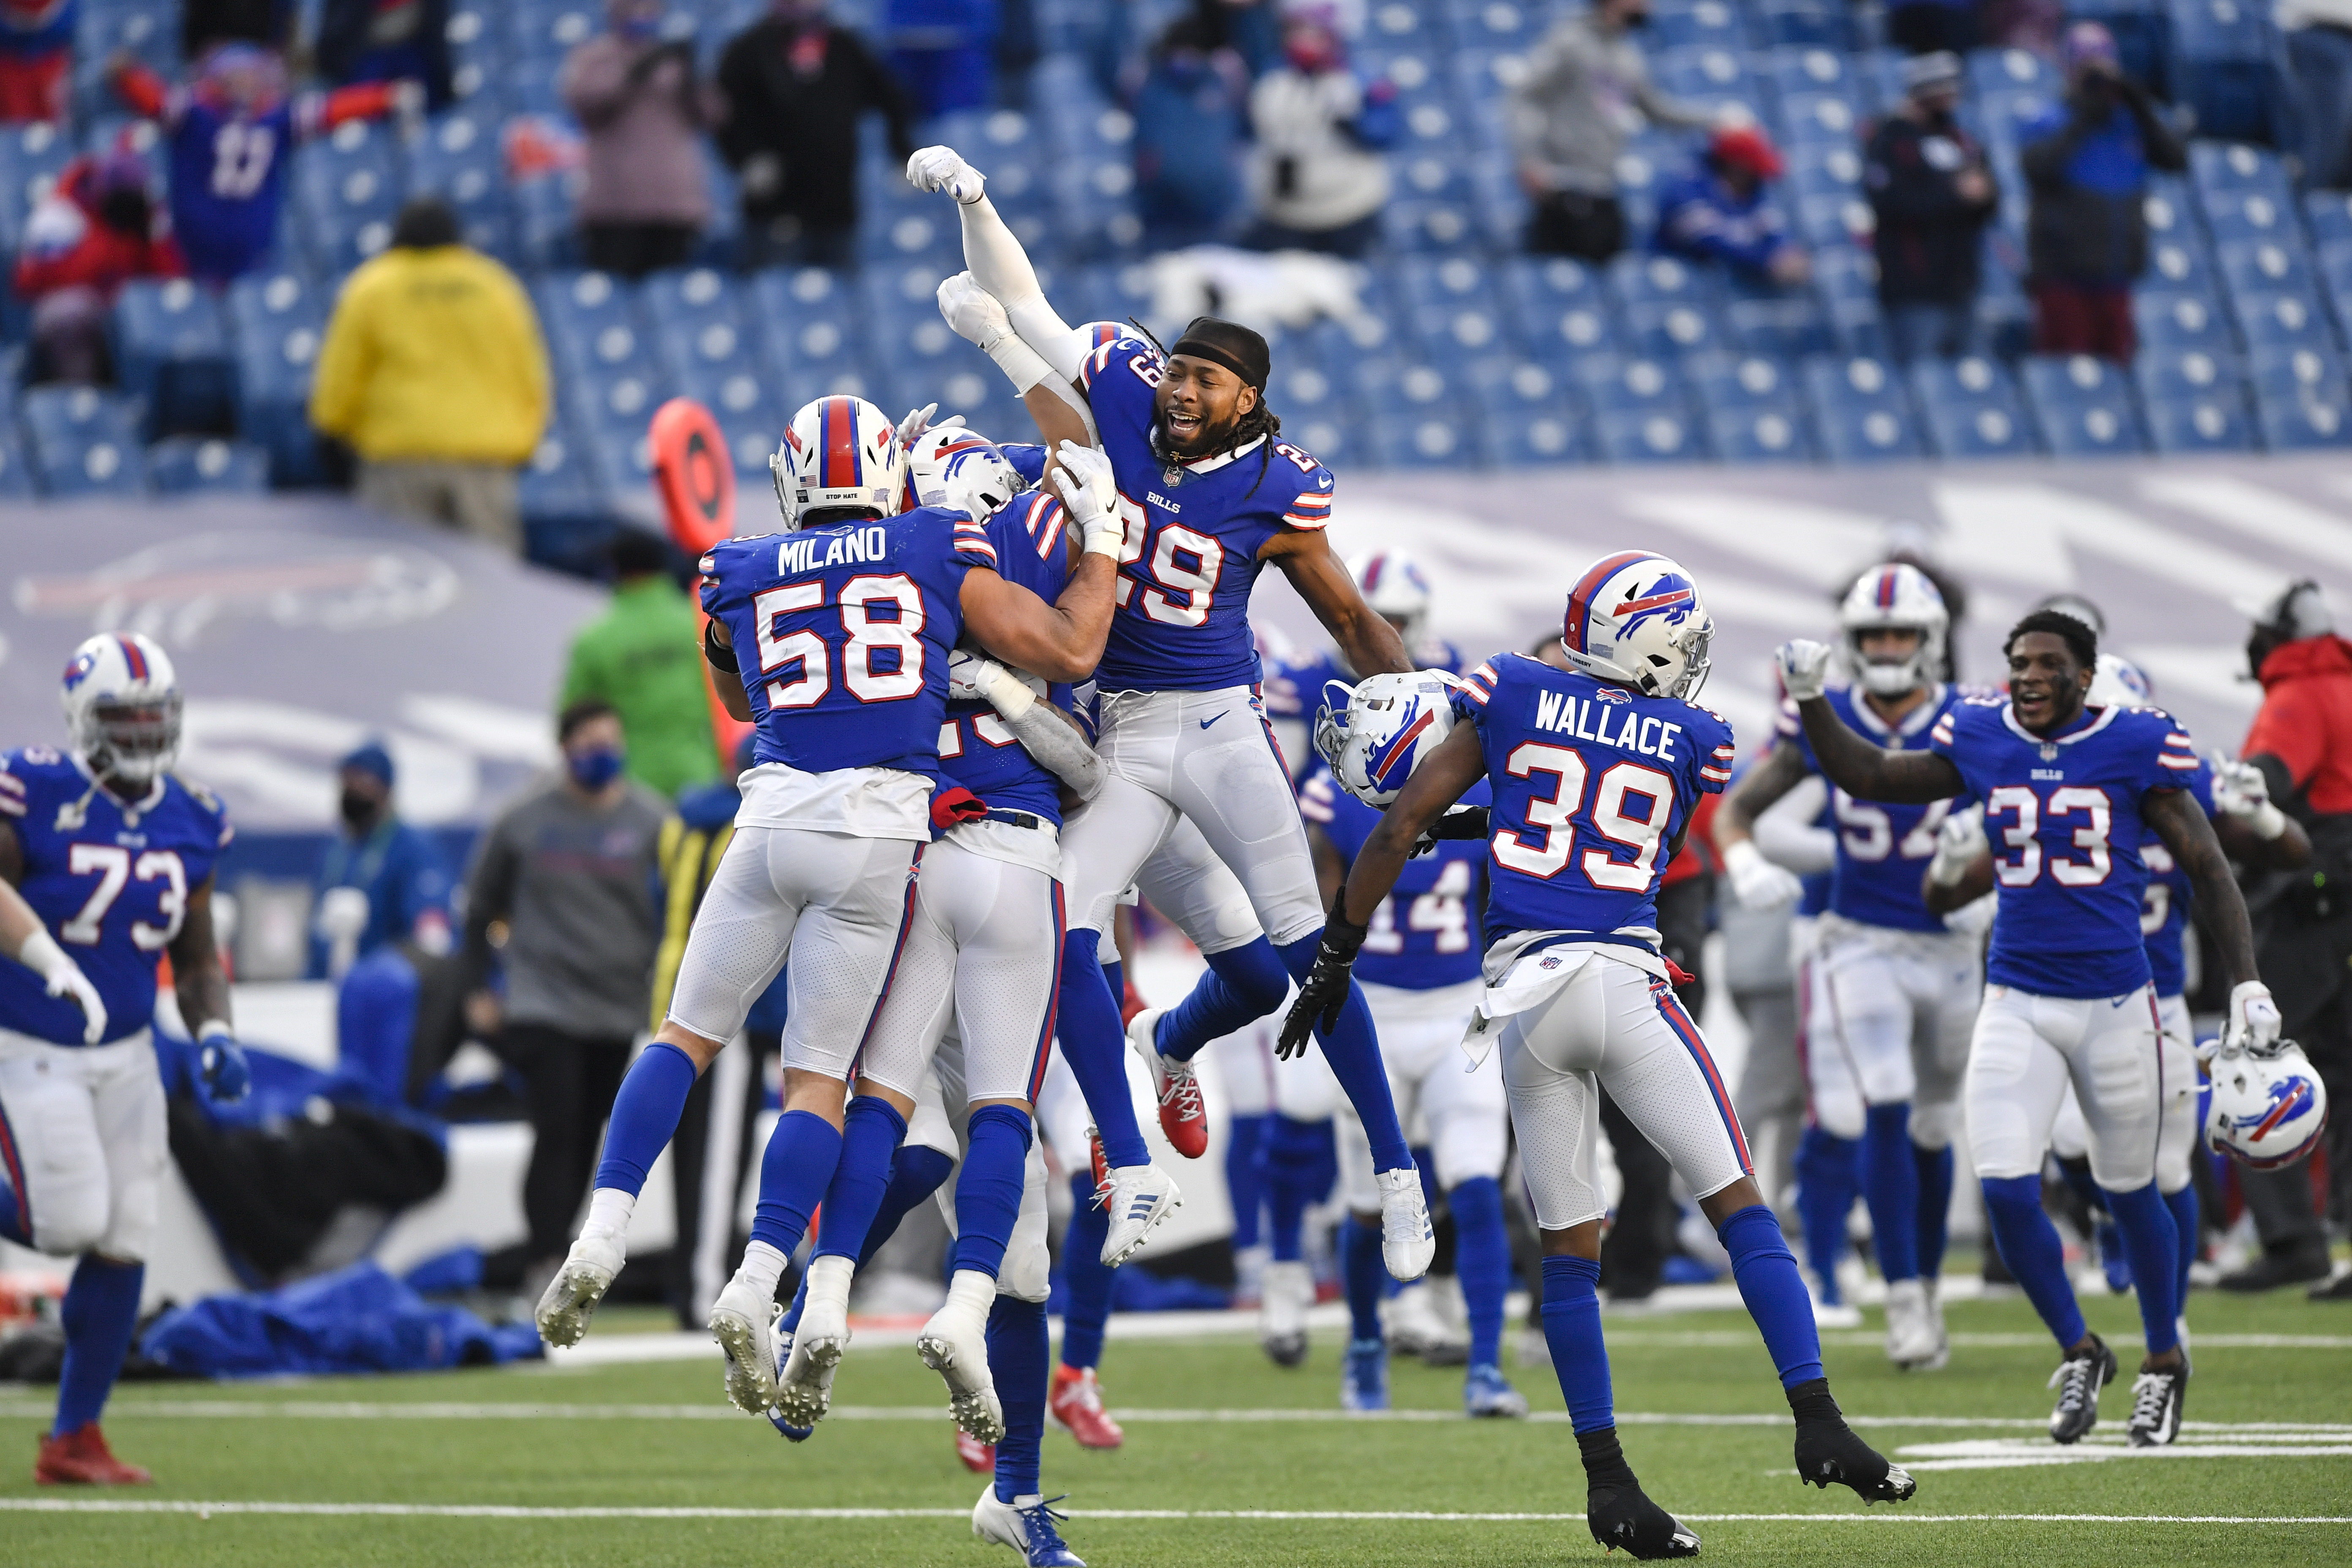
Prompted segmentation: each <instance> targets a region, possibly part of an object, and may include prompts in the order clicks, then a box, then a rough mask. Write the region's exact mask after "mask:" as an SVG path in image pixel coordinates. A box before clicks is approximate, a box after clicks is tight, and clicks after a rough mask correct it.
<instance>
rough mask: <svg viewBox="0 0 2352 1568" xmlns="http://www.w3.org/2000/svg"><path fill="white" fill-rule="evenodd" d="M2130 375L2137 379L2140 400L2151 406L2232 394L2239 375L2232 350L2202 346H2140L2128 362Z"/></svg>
mask: <svg viewBox="0 0 2352 1568" xmlns="http://www.w3.org/2000/svg"><path fill="white" fill-rule="evenodd" d="M2132 375H2133V377H2134V379H2135V380H2137V382H2138V383H2139V391H2140V401H2141V403H2142V404H2143V405H2146V406H2147V407H2149V408H2151V409H2152V408H2153V407H2154V406H2155V405H2156V404H2158V403H2159V402H2162V403H2179V402H2184V401H2186V402H2195V401H2196V400H2198V399H2200V398H2210V397H2214V396H2217V395H2221V394H2222V393H2225V392H2226V393H2229V394H2231V395H2235V394H2236V392H2237V390H2238V387H2239V385H2240V383H2241V381H2242V370H2241V368H2240V366H2239V363H2238V359H2237V356H2236V355H2235V354H2231V353H2207V352H2206V351H2204V350H2203V349H2179V350H2167V349H2143V350H2141V351H2140V354H2139V357H2138V358H2137V359H2136V360H2134V361H2133V362H2132Z"/></svg>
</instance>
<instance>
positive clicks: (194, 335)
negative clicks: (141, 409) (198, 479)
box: [114, 278, 236, 436]
mask: <svg viewBox="0 0 2352 1568" xmlns="http://www.w3.org/2000/svg"><path fill="white" fill-rule="evenodd" d="M114 353H115V363H116V365H117V367H118V369H119V370H120V372H121V382H122V387H123V390H124V391H126V392H130V393H132V394H134V395H137V396H139V397H140V398H142V400H144V401H145V403H146V405H147V418H148V425H149V434H150V435H153V436H168V435H173V434H176V433H178V432H180V431H184V430H221V429H226V428H227V427H228V426H229V424H230V422H231V420H232V419H233V417H234V410H233V407H232V405H233V403H234V400H235V398H236V376H235V373H234V371H233V370H232V369H231V366H230V360H229V342H228V327H227V323H226V321H224V320H223V318H222V314H221V308H220V303H219V301H218V300H215V298H214V296H213V295H211V294H210V293H208V292H206V291H205V290H204V289H199V288H197V287H196V286H195V285H194V283H191V282H189V281H188V280H187V279H184V278H173V279H160V280H159V279H137V280H134V281H132V282H130V283H126V284H124V285H123V286H122V289H121V293H119V294H117V295H116V296H115V300H114Z"/></svg>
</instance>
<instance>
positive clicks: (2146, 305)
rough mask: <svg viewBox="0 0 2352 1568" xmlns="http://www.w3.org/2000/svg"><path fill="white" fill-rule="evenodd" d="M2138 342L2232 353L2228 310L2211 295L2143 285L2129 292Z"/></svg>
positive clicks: (2233, 347)
mask: <svg viewBox="0 0 2352 1568" xmlns="http://www.w3.org/2000/svg"><path fill="white" fill-rule="evenodd" d="M2132 320H2133V321H2134V322H2135V323H2137V327H2138V331H2139V341H2140V342H2141V343H2142V344H2143V345H2145V346H2147V347H2148V348H2155V349H2171V350H2183V351H2185V350H2191V349H2195V350H2201V351H2203V352H2204V353H2234V352H2235V350H2236V347H2237V342H2236V340H2235V339H2234V338H2233V337H2232V336H2231V332H2230V321H2229V317H2228V314H2227V313H2226V312H2225V311H2223V310H2222V309H2221V305H2220V304H2219V303H2218V302H2217V301H2215V300H2213V299H2211V298H2210V296H2204V295H2198V294H2171V293H2166V292H2164V291H2162V290H2159V289H2140V290H2139V291H2137V293H2135V294H2134V295H2133V296H2132Z"/></svg>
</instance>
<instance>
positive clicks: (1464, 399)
mask: <svg viewBox="0 0 2352 1568" xmlns="http://www.w3.org/2000/svg"><path fill="white" fill-rule="evenodd" d="M1469 386H1470V383H1469V377H1468V375H1467V374H1466V373H1464V372H1461V371H1458V370H1456V369H1454V368H1453V367H1452V366H1450V365H1449V364H1447V363H1445V362H1444V361H1422V360H1406V361H1399V362H1394V363H1388V364H1382V365H1377V366H1367V367H1365V374H1363V375H1362V376H1361V378H1360V379H1359V380H1358V381H1356V382H1354V383H1353V384H1352V387H1353V390H1354V391H1355V393H1356V395H1357V396H1358V398H1359V399H1360V401H1361V402H1362V404H1363V405H1364V406H1365V407H1366V409H1368V410H1369V411H1370V414H1371V416H1372V419H1373V423H1374V426H1375V427H1376V428H1377V429H1379V430H1381V432H1382V433H1383V434H1384V435H1393V434H1395V433H1397V432H1399V431H1402V430H1403V429H1404V428H1405V427H1406V426H1409V425H1412V424H1415V423H1417V422H1420V421H1423V420H1427V419H1432V418H1436V419H1443V420H1446V421H1449V422H1454V423H1461V422H1463V421H1465V419H1466V418H1468V417H1471V416H1475V413H1476V409H1477V405H1476V402H1475V399H1474V398H1472V396H1471V395H1470V391H1469ZM1461 445H1462V443H1460V442H1459V441H1457V442H1456V443H1454V446H1453V447H1448V448H1447V454H1448V455H1451V454H1452V453H1453V452H1454V451H1455V450H1456V449H1457V448H1459V447H1460V446H1461ZM1432 460H1434V458H1432Z"/></svg>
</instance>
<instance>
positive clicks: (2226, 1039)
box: [2221, 980, 2280, 1057]
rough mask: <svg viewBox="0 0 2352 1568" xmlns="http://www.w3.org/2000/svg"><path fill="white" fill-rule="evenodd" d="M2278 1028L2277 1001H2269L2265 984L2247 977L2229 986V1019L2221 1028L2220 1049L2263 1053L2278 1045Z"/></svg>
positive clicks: (2269, 992)
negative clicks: (2242, 981)
mask: <svg viewBox="0 0 2352 1568" xmlns="http://www.w3.org/2000/svg"><path fill="white" fill-rule="evenodd" d="M2279 1028H2280V1021H2279V1010H2278V1004H2277V1003H2275V1002H2273V1001H2272V1000H2271V988H2270V987H2269V986H2267V985H2265V984H2263V983H2262V982H2261V981H2259V980H2249V981H2246V982H2244V983H2243V984H2239V985H2235V986H2232V987H2231V990H2230V1022H2229V1024H2228V1026H2226V1027H2225V1028H2223V1029H2222V1031H2221V1049H2222V1050H2223V1051H2225V1052H2229V1053H2231V1054H2235V1053H2237V1052H2239V1051H2244V1052H2246V1053H2248V1054H2249V1055H2252V1056H2257V1057H2259V1056H2267V1055H2268V1054H2269V1053H2270V1052H2271V1050H2272V1049H2273V1047H2276V1046H2277V1045H2278V1037H2279Z"/></svg>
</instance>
